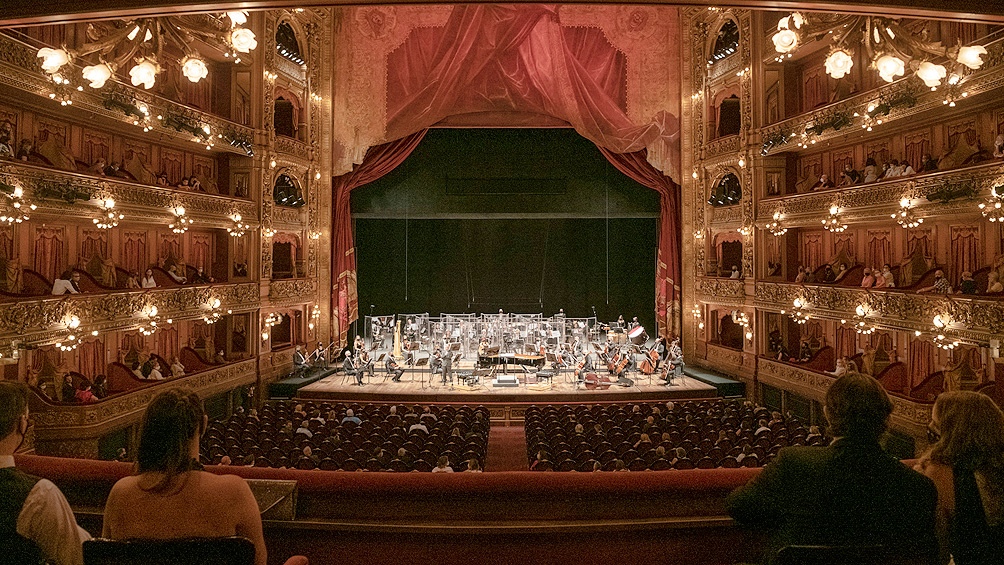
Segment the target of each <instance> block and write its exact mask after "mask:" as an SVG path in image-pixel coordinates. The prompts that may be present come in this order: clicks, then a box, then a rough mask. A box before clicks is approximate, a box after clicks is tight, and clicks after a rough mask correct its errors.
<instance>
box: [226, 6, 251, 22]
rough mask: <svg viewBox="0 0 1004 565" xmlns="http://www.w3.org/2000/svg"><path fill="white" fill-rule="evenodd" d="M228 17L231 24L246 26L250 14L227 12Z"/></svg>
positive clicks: (241, 11)
mask: <svg viewBox="0 0 1004 565" xmlns="http://www.w3.org/2000/svg"><path fill="white" fill-rule="evenodd" d="M227 17H228V18H230V22H231V24H232V25H236V26H240V25H244V24H246V23H247V21H248V14H247V12H245V11H243V10H235V11H233V12H227Z"/></svg>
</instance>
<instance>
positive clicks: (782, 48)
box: [770, 18, 798, 54]
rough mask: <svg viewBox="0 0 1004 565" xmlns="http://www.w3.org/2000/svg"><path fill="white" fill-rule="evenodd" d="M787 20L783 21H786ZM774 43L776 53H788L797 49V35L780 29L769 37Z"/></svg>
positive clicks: (788, 30)
mask: <svg viewBox="0 0 1004 565" xmlns="http://www.w3.org/2000/svg"><path fill="white" fill-rule="evenodd" d="M786 20H787V18H786V19H785V20H783V21H786ZM770 39H771V41H773V42H774V50H775V51H777V52H778V53H782V54H784V53H789V52H791V51H794V50H795V49H797V48H798V34H797V33H795V32H794V31H792V30H790V29H787V28H785V29H782V30H779V31H778V32H777V33H775V34H774V35H773V36H771V38H770Z"/></svg>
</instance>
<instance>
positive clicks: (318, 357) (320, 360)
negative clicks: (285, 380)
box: [310, 342, 328, 367]
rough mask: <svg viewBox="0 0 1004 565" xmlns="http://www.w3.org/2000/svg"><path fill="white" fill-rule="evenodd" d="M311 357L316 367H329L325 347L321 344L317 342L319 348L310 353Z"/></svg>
mask: <svg viewBox="0 0 1004 565" xmlns="http://www.w3.org/2000/svg"><path fill="white" fill-rule="evenodd" d="M310 356H311V357H312V358H313V359H314V365H315V366H322V367H326V366H327V365H328V363H327V360H325V358H324V345H322V344H321V342H317V347H315V348H314V351H312V352H311V353H310Z"/></svg>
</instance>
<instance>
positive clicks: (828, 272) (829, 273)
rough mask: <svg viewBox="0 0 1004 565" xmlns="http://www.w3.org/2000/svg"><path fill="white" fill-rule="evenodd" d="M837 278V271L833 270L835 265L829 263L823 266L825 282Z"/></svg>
mask: <svg viewBox="0 0 1004 565" xmlns="http://www.w3.org/2000/svg"><path fill="white" fill-rule="evenodd" d="M835 280H837V273H834V272H833V267H831V266H829V265H825V266H823V282H824V283H831V282H833V281H835Z"/></svg>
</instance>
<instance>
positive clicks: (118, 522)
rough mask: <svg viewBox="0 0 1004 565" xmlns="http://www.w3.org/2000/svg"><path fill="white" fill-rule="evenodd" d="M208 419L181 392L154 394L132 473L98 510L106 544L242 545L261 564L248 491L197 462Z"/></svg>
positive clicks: (254, 507) (257, 521) (261, 543)
mask: <svg viewBox="0 0 1004 565" xmlns="http://www.w3.org/2000/svg"><path fill="white" fill-rule="evenodd" d="M206 426H207V419H206V415H205V412H204V411H203V408H202V401H201V400H200V399H199V397H198V395H197V394H195V393H194V392H191V391H190V390H187V389H185V388H182V389H175V390H169V391H165V392H162V393H160V394H158V395H157V396H156V397H154V399H153V400H152V401H151V402H150V405H149V406H148V407H147V410H146V414H144V416H143V424H142V430H141V432H140V440H139V450H138V451H137V454H136V474H135V475H133V476H130V477H125V478H123V479H120V480H119V481H118V482H117V483H115V486H113V487H112V490H111V493H110V494H109V495H108V501H107V502H106V504H105V515H104V528H103V530H102V535H103V536H104V537H106V538H110V539H133V538H140V539H179V538H189V537H209V538H213V537H229V536H241V537H245V538H248V539H249V540H251V541H252V542H253V543H254V546H255V564H256V565H265V564H266V562H267V558H266V557H267V556H266V552H265V538H264V535H263V533H262V524H261V514H259V511H258V504H257V503H256V502H255V498H254V495H253V494H251V489H250V487H248V485H247V483H245V482H244V480H243V479H241V478H240V477H237V476H234V475H214V474H212V473H208V472H206V471H204V470H203V469H202V465H200V464H199V462H198V457H199V437H200V436H201V435H202V432H203V431H204V430H205V429H206Z"/></svg>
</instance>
